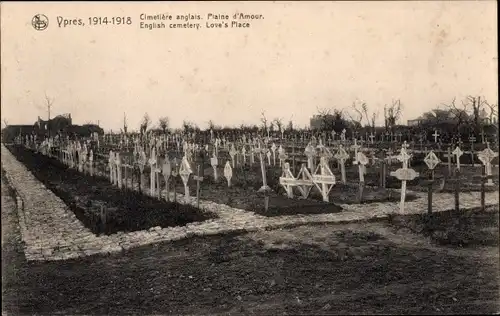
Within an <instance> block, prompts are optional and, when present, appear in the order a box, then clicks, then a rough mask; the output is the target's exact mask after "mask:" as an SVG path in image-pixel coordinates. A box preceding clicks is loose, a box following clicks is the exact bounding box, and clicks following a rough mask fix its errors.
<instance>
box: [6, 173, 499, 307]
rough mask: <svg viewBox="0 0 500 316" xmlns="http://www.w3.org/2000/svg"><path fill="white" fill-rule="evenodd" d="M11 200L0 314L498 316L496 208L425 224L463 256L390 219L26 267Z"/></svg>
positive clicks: (197, 240)
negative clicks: (463, 239) (451, 236)
mask: <svg viewBox="0 0 500 316" xmlns="http://www.w3.org/2000/svg"><path fill="white" fill-rule="evenodd" d="M10 193H11V192H9V188H8V187H7V185H6V183H5V181H4V178H3V177H2V258H3V259H2V276H3V277H2V278H3V280H2V284H3V289H2V296H3V311H4V312H5V313H7V314H12V315H19V314H52V315H55V314H60V315H71V314H121V315H123V314H144V313H150V314H176V315H178V314H204V315H206V314H218V315H223V314H239V315H251V314H254V315H262V314H299V313H300V314H315V315H317V314H348V313H363V314H370V313H430V314H442V313H457V314H467V313H493V312H497V311H498V310H499V308H500V307H499V304H498V292H499V273H498V207H488V208H487V210H486V212H484V213H480V212H477V211H474V210H472V211H460V212H459V213H455V212H450V213H446V212H442V213H440V214H439V215H438V214H434V215H436V216H433V221H427V223H428V225H430V226H433V227H434V228H435V229H440V230H441V231H445V232H448V231H455V232H456V235H460V234H462V235H464V236H467V238H468V239H469V240H475V241H476V242H475V244H474V245H473V244H472V243H464V244H463V245H462V246H458V245H457V243H455V242H449V243H446V242H442V241H441V242H440V243H437V242H434V240H433V238H432V237H431V238H428V237H426V235H425V234H419V233H417V230H415V229H414V227H416V226H418V225H424V224H422V223H424V222H425V218H426V216H424V215H419V216H416V215H410V216H406V215H405V216H400V215H398V216H396V217H394V218H391V219H390V220H387V219H385V220H378V221H371V222H358V223H349V224H322V225H301V226H297V227H288V228H284V229H279V230H268V231H258V232H252V233H243V232H238V233H230V234H225V235H218V236H210V237H204V238H201V237H193V238H190V239H184V240H180V241H175V242H168V243H160V244H155V245H148V246H143V247H140V248H135V249H132V250H130V251H128V252H124V253H121V254H113V255H107V256H101V255H99V256H93V257H87V258H79V259H72V260H66V261H52V262H31V263H28V262H26V261H25V259H24V256H23V250H22V245H21V240H20V233H19V227H18V224H17V218H16V217H17V212H16V208H15V207H16V204H15V202H14V200H13V198H12V195H11V194H10ZM450 219H452V220H450ZM431 222H432V224H430V223H431ZM407 227H410V228H411V229H413V230H414V232H413V231H412V230H411V229H410V228H407ZM492 228H496V229H492ZM471 229H472V230H471ZM422 231H423V230H422ZM481 232H482V233H481ZM471 234H472V235H471ZM481 240H482V241H483V242H480V241H481Z"/></svg>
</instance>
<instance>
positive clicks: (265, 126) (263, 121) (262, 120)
mask: <svg viewBox="0 0 500 316" xmlns="http://www.w3.org/2000/svg"><path fill="white" fill-rule="evenodd" d="M260 122H261V123H262V127H263V129H264V133H267V130H268V120H267V118H266V114H265V113H264V112H262V113H261V118H260Z"/></svg>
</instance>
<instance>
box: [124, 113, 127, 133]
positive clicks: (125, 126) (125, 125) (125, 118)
mask: <svg viewBox="0 0 500 316" xmlns="http://www.w3.org/2000/svg"><path fill="white" fill-rule="evenodd" d="M127 129H128V126H127V117H126V116H125V112H123V133H125V134H127Z"/></svg>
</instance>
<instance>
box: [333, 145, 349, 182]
mask: <svg viewBox="0 0 500 316" xmlns="http://www.w3.org/2000/svg"><path fill="white" fill-rule="evenodd" d="M335 158H336V159H337V161H338V163H339V165H340V179H341V182H342V183H343V184H347V181H346V176H345V162H346V161H347V159H348V158H349V154H347V152H346V151H345V149H344V146H342V145H339V150H338V152H337V153H336V154H335Z"/></svg>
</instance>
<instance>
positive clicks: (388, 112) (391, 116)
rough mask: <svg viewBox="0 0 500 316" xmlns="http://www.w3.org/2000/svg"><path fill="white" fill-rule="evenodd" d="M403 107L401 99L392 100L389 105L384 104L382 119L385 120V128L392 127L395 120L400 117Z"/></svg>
mask: <svg viewBox="0 0 500 316" xmlns="http://www.w3.org/2000/svg"><path fill="white" fill-rule="evenodd" d="M402 109H403V105H402V104H401V100H400V99H397V100H392V103H391V105H389V106H388V105H387V104H386V105H384V121H385V129H386V130H389V129H392V128H393V127H394V126H395V125H396V123H397V121H398V120H399V119H400V118H401V111H402Z"/></svg>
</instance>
